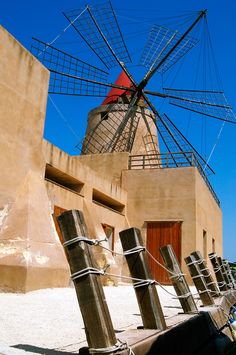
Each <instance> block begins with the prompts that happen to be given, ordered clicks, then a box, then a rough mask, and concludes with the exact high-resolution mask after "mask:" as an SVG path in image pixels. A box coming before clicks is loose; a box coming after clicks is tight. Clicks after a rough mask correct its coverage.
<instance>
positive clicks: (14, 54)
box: [0, 27, 68, 292]
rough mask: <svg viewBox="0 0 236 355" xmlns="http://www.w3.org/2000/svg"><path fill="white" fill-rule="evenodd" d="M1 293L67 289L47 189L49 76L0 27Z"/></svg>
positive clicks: (66, 268) (63, 264)
mask: <svg viewBox="0 0 236 355" xmlns="http://www.w3.org/2000/svg"><path fill="white" fill-rule="evenodd" d="M0 42H1V47H0V50H1V55H0V96H1V100H0V131H1V139H0V162H1V169H0V179H1V190H0V274H1V277H0V289H4V290H8V291H22V292H25V291H29V290H33V289H37V288H46V287H53V286H65V285H68V265H67V262H66V258H65V255H64V252H63V250H62V248H61V245H60V242H59V239H58V236H57V234H56V231H55V227H54V223H53V220H52V216H51V211H50V205H49V201H48V197H47V191H46V188H45V184H44V166H45V161H44V157H43V154H42V137H43V129H44V120H45V110H46V102H47V89H48V80H49V72H48V71H47V70H46V69H45V68H44V67H43V66H42V65H41V64H40V63H39V62H38V61H37V60H36V59H35V58H34V57H33V56H32V55H31V54H30V53H29V52H28V51H27V50H26V49H25V48H23V47H22V46H21V45H20V44H19V42H17V41H16V40H15V39H14V38H13V37H12V36H11V35H10V34H9V33H8V32H7V31H6V30H4V29H3V28H2V27H0Z"/></svg>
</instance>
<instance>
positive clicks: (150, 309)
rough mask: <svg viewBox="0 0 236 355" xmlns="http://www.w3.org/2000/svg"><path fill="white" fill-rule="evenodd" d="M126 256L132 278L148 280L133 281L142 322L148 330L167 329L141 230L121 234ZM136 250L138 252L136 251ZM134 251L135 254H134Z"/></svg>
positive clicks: (125, 231)
mask: <svg viewBox="0 0 236 355" xmlns="http://www.w3.org/2000/svg"><path fill="white" fill-rule="evenodd" d="M119 235H120V240H121V244H122V247H123V250H124V254H125V257H126V260H127V263H128V267H129V271H130V274H131V277H132V278H136V279H142V280H147V282H146V283H145V282H144V283H140V284H139V283H138V282H137V281H133V285H134V290H135V294H136V297H137V301H138V305H139V309H140V313H141V317H142V321H143V325H144V328H146V329H160V330H163V329H166V322H165V319H164V315H163V311H162V308H161V304H160V300H159V297H158V294H157V290H156V286H155V284H154V283H153V284H151V283H149V282H148V280H149V281H150V280H153V277H152V274H151V271H150V268H149V265H148V260H147V255H146V251H145V248H144V245H143V240H142V236H141V233H140V230H139V229H137V228H129V229H126V230H123V231H122V232H120V233H119ZM135 250H136V251H135ZM132 251H133V252H132Z"/></svg>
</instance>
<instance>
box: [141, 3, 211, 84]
mask: <svg viewBox="0 0 236 355" xmlns="http://www.w3.org/2000/svg"><path fill="white" fill-rule="evenodd" d="M205 15H206V10H203V11H201V12H200V14H199V15H198V17H197V18H196V20H195V21H194V22H193V23H192V25H191V26H190V27H189V28H188V29H187V31H186V32H185V33H184V34H183V35H182V36H181V37H180V39H179V40H178V41H177V42H176V43H175V45H174V46H173V47H172V48H171V49H170V50H169V52H168V53H166V55H165V56H164V57H163V58H162V60H161V61H160V62H159V63H158V65H157V66H156V67H155V68H153V70H152V71H151V72H150V73H149V75H148V78H145V77H144V79H143V80H142V81H141V83H140V84H139V85H138V89H141V90H142V89H144V87H145V86H146V85H147V83H148V81H149V80H150V79H151V77H152V76H153V75H154V74H155V73H156V71H157V70H158V69H159V68H160V66H161V65H162V64H163V63H164V62H165V61H166V59H167V58H168V57H169V56H170V55H171V53H172V52H173V51H174V50H175V48H177V47H178V45H179V44H180V43H181V42H182V41H183V39H184V38H185V37H186V36H187V35H188V34H189V33H190V32H191V31H192V29H193V28H194V27H195V26H196V24H197V23H198V22H199V21H200V19H201V18H202V17H203V16H205Z"/></svg>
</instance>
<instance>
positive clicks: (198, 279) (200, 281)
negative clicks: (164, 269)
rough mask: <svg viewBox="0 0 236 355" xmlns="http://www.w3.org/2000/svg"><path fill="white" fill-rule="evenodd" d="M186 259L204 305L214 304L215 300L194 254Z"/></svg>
mask: <svg viewBox="0 0 236 355" xmlns="http://www.w3.org/2000/svg"><path fill="white" fill-rule="evenodd" d="M184 260H185V262H186V265H187V267H188V269H189V272H190V275H191V277H192V280H193V282H194V285H195V286H196V289H197V291H198V293H199V296H200V299H201V301H202V304H203V306H211V305H213V304H214V300H213V298H212V296H211V294H210V292H209V291H208V289H207V286H206V283H205V280H204V277H203V275H202V274H201V273H200V270H199V267H198V261H197V260H196V259H195V258H194V257H193V256H192V255H189V256H188V257H187V258H185V259H184Z"/></svg>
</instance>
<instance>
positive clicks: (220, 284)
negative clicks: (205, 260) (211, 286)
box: [208, 253, 228, 291]
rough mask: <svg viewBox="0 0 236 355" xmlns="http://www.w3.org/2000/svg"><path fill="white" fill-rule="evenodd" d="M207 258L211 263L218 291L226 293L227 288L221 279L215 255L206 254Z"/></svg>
mask: <svg viewBox="0 0 236 355" xmlns="http://www.w3.org/2000/svg"><path fill="white" fill-rule="evenodd" d="M208 256H209V259H210V261H211V264H212V267H213V270H214V273H215V276H216V281H217V283H218V286H219V289H220V291H227V290H228V287H227V285H226V283H225V279H224V277H223V274H222V271H221V268H220V265H219V262H218V260H217V255H216V254H215V253H210V254H208Z"/></svg>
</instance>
